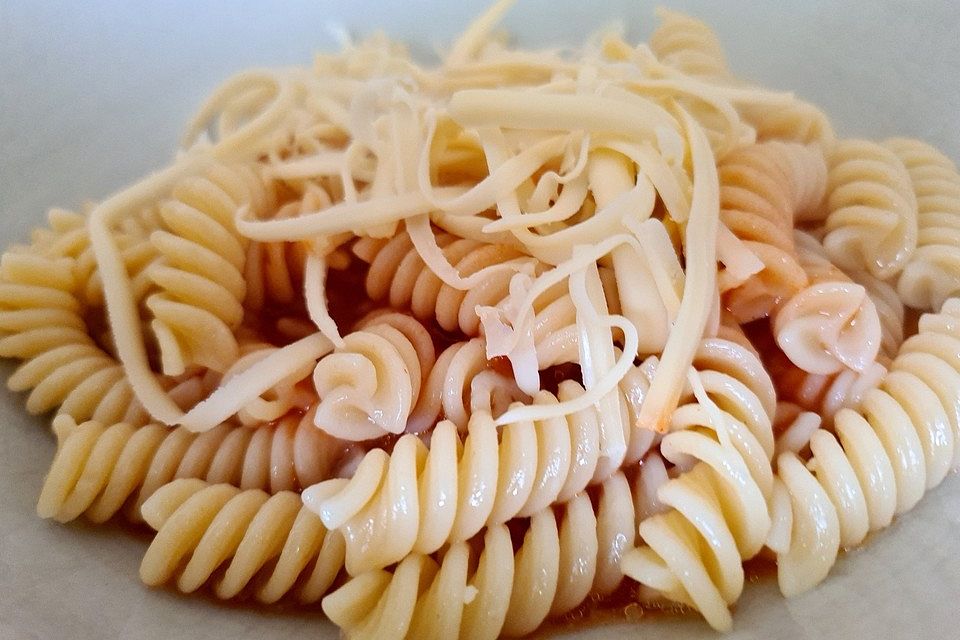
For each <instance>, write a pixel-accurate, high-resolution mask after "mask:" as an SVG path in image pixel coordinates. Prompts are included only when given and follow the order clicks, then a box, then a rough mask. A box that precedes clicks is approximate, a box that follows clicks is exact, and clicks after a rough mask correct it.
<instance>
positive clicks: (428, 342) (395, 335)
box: [313, 313, 435, 440]
mask: <svg viewBox="0 0 960 640" xmlns="http://www.w3.org/2000/svg"><path fill="white" fill-rule="evenodd" d="M434 361H435V351H434V347H433V339H432V338H431V337H430V333H429V332H428V331H427V329H425V328H424V326H423V325H422V324H420V323H419V322H418V321H417V320H414V319H413V318H411V317H410V316H406V315H403V314H400V313H385V314H381V315H376V316H373V317H370V318H369V319H368V320H367V321H366V322H361V323H360V325H359V328H358V329H357V330H356V331H354V332H353V333H351V334H349V335H347V336H346V337H345V338H344V339H343V346H342V347H340V348H338V349H337V350H336V351H334V353H331V354H330V355H327V356H326V357H324V358H323V359H322V360H321V361H320V362H319V363H318V364H317V367H316V369H315V370H314V373H313V383H314V386H315V387H316V391H317V394H318V395H319V396H320V402H319V404H318V405H317V411H316V424H317V426H318V427H320V428H321V429H323V430H324V431H326V432H327V433H329V434H331V435H333V436H336V437H338V438H344V439H346V440H369V439H372V438H378V437H380V436H382V435H385V434H388V433H401V432H403V430H404V429H405V428H406V426H407V419H408V418H409V417H410V414H411V412H412V411H413V409H414V407H415V406H416V404H417V400H418V399H419V398H420V392H421V387H422V386H423V384H424V382H425V380H426V377H427V376H428V375H429V372H430V370H431V369H432V368H433V364H434Z"/></svg>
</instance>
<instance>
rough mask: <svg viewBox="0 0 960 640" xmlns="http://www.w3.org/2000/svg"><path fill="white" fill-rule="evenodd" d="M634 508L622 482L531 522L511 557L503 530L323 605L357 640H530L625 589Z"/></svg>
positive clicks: (617, 477) (379, 576)
mask: <svg viewBox="0 0 960 640" xmlns="http://www.w3.org/2000/svg"><path fill="white" fill-rule="evenodd" d="M635 528H636V518H635V507H634V502H633V499H632V496H631V487H630V483H629V481H628V480H627V479H626V477H625V476H624V475H623V473H622V472H618V473H616V474H614V475H612V476H611V477H610V478H608V479H607V480H606V481H604V483H603V484H602V485H601V486H600V487H599V489H598V498H597V501H596V506H594V504H593V503H592V502H591V500H590V497H589V496H588V495H587V494H585V493H578V494H577V495H575V496H574V497H573V498H572V499H571V500H570V501H569V502H567V503H566V504H565V505H563V506H558V507H547V508H544V509H542V510H540V511H538V512H537V513H535V514H533V515H532V516H531V517H530V524H529V528H528V529H527V531H526V534H525V535H524V537H523V540H522V542H521V543H520V546H519V548H518V549H516V550H514V546H513V542H512V541H511V536H510V531H509V530H508V529H507V527H506V525H504V524H496V525H493V526H491V527H490V528H488V529H487V530H486V532H485V533H484V535H483V539H482V542H478V543H477V544H474V545H471V544H470V543H469V542H456V543H454V544H452V545H451V546H450V547H449V548H447V549H446V550H445V551H444V552H443V553H442V554H441V557H439V558H437V559H436V560H435V559H434V558H432V557H431V556H429V555H425V554H422V553H413V554H411V555H409V556H407V557H406V558H404V559H403V560H402V561H401V562H400V564H399V565H397V567H396V568H394V569H390V570H383V569H376V570H373V571H369V572H366V573H362V574H360V575H358V576H355V577H353V578H351V579H350V580H349V581H348V582H347V583H346V584H344V585H343V586H342V587H340V588H339V589H338V590H336V591H334V592H332V593H331V594H329V595H328V596H327V597H325V598H324V600H323V603H322V604H323V610H324V613H326V614H327V616H328V617H329V618H330V619H331V620H332V621H333V622H334V623H336V624H337V625H338V626H340V627H341V628H342V629H343V631H344V632H345V634H346V637H348V638H351V639H357V640H359V639H361V638H418V639H419V638H437V639H440V638H491V639H492V638H496V637H499V636H500V635H501V634H502V635H506V636H521V635H526V634H528V633H530V632H531V631H533V630H534V629H536V628H537V627H539V626H540V624H541V623H542V622H543V621H544V620H545V619H546V618H547V617H555V616H560V615H563V614H564V613H567V612H568V611H571V610H572V609H574V608H575V607H576V606H578V605H579V604H580V603H582V602H584V601H585V600H586V599H587V598H588V597H589V596H591V595H598V596H602V595H606V594H609V593H611V592H612V591H613V590H614V589H615V588H616V587H617V586H618V585H619V584H620V582H621V581H622V579H623V576H622V574H621V572H620V569H619V566H618V565H619V559H620V555H621V554H622V552H623V550H624V549H625V548H627V547H628V546H629V545H630V544H631V543H632V542H633V539H634V536H635Z"/></svg>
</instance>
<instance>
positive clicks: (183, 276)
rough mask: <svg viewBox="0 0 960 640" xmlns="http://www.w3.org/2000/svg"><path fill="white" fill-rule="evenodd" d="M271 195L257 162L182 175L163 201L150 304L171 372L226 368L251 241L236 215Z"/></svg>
mask: <svg viewBox="0 0 960 640" xmlns="http://www.w3.org/2000/svg"><path fill="white" fill-rule="evenodd" d="M272 199H273V194H272V192H271V191H270V187H269V186H268V185H267V184H266V183H265V182H264V181H263V179H262V178H261V177H260V176H259V175H258V174H257V171H256V170H255V169H253V168H251V167H245V166H241V167H226V166H218V167H215V168H214V169H211V170H210V171H209V172H208V173H207V174H206V175H205V176H203V177H196V178H187V179H184V180H183V181H181V182H180V183H179V184H178V185H177V186H176V187H174V189H173V193H172V197H171V199H169V200H167V201H166V202H164V203H163V204H161V205H160V217H161V218H162V219H163V223H164V226H165V229H164V230H160V231H156V232H155V233H153V234H152V236H151V242H152V243H153V245H154V246H155V247H156V249H157V251H159V253H160V254H161V256H162V259H161V260H160V261H159V262H158V263H157V264H155V265H153V266H152V267H151V269H150V270H149V275H150V278H151V280H153V282H154V284H155V285H156V286H157V287H158V289H159V291H158V292H157V293H155V294H153V295H151V296H150V297H149V298H148V299H147V302H146V304H147V307H148V308H149V309H150V311H151V313H152V314H153V321H152V322H151V327H152V328H153V332H154V335H155V336H156V338H157V342H158V343H159V345H160V353H161V356H162V368H163V372H164V373H165V374H168V375H179V374H180V373H182V372H183V371H184V370H185V369H186V368H187V367H188V366H191V365H200V366H203V367H206V368H208V369H212V370H214V371H224V370H226V368H227V367H229V366H230V365H231V364H232V363H233V361H234V360H235V359H236V357H237V341H236V338H235V337H234V333H233V331H234V329H235V328H236V327H237V326H238V325H239V324H240V322H241V320H242V319H243V299H244V296H245V295H246V281H245V280H244V271H243V270H244V265H245V261H246V251H245V242H246V240H245V239H244V238H243V237H242V236H241V235H240V234H239V233H238V232H237V230H236V228H235V226H234V216H235V214H236V212H237V210H238V209H240V208H241V207H249V208H251V209H252V210H253V211H254V213H258V212H261V211H263V210H265V209H268V208H270V206H271V205H272Z"/></svg>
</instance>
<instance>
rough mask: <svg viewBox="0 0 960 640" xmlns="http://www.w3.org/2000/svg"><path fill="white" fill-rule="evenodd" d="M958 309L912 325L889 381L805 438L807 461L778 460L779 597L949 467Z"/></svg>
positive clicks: (959, 433) (808, 582)
mask: <svg viewBox="0 0 960 640" xmlns="http://www.w3.org/2000/svg"><path fill="white" fill-rule="evenodd" d="M958 320H960V300H958V299H955V298H953V299H950V300H948V301H947V302H946V303H945V305H944V308H943V310H942V311H941V313H940V314H937V315H927V316H924V317H923V318H921V320H920V331H919V333H918V334H917V335H916V336H914V337H912V338H909V339H908V340H907V341H906V342H904V344H903V347H902V348H901V350H900V354H899V355H898V356H897V358H896V359H895V360H894V361H893V365H892V366H891V369H890V373H889V374H887V376H886V377H884V378H883V380H882V382H881V383H880V385H879V386H878V387H876V388H872V389H870V390H869V391H867V392H866V393H865V394H864V396H863V399H862V401H861V403H860V407H859V408H858V409H857V410H853V409H843V410H841V411H840V412H839V413H837V415H836V416H835V418H834V431H835V433H836V435H834V434H833V433H831V432H829V431H826V430H819V431H817V432H815V433H814V434H813V435H812V436H811V438H810V450H811V454H812V459H811V461H810V463H808V464H806V465H805V464H804V463H803V462H802V461H801V460H800V459H799V458H798V457H797V456H796V454H794V453H790V452H785V453H783V454H781V456H780V458H779V460H778V464H777V467H778V489H777V491H776V496H775V500H774V507H773V511H774V513H775V514H776V515H777V516H779V518H780V520H781V522H780V524H779V526H780V527H782V528H783V531H784V535H783V536H782V538H780V539H779V544H778V545H776V546H777V548H776V551H777V552H778V556H777V565H778V578H779V582H780V589H781V590H782V591H783V593H784V594H785V595H795V594H797V593H801V592H803V591H805V590H807V589H810V588H811V587H813V586H815V585H816V584H818V583H819V582H820V581H821V580H823V579H824V577H826V574H827V572H828V571H829V570H830V567H831V566H832V565H833V563H834V561H835V560H836V556H837V553H838V551H839V549H840V547H841V546H843V547H844V548H850V547H854V546H857V545H859V544H860V543H861V542H862V541H863V539H864V538H865V537H866V535H867V533H869V532H870V531H875V530H877V529H882V528H884V527H886V526H888V525H889V524H890V522H891V520H892V518H893V517H894V515H896V514H900V513H903V512H904V511H907V510H909V509H911V508H912V507H913V506H914V505H915V504H916V503H917V501H918V500H919V499H920V498H921V497H922V496H923V494H924V493H925V492H926V491H927V490H929V489H931V488H932V487H934V486H936V485H937V484H939V483H940V482H941V481H942V480H943V478H944V477H945V476H946V474H947V472H948V471H949V470H950V469H951V468H955V467H956V465H957V462H958V460H957V458H958V455H957V451H958V448H957V446H956V443H957V442H958V438H960V392H958V390H960V359H958V358H960V356H958V354H960V349H958V347H960V333H958V331H957V326H958V324H957V323H958Z"/></svg>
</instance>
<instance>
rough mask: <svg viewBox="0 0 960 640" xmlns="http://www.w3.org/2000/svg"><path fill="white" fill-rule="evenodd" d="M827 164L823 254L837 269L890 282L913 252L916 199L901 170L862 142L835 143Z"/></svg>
mask: <svg viewBox="0 0 960 640" xmlns="http://www.w3.org/2000/svg"><path fill="white" fill-rule="evenodd" d="M829 165H830V173H829V180H830V183H829V189H828V196H827V207H828V209H829V212H830V213H829V215H828V216H827V221H826V232H827V235H826V236H825V237H824V239H823V245H824V247H826V249H827V253H828V254H829V256H830V258H831V260H833V262H834V263H835V264H836V265H837V266H838V267H840V268H841V269H844V270H848V271H867V272H869V273H871V274H872V275H874V276H875V277H877V278H880V279H881V280H886V279H889V278H892V277H893V276H895V275H897V274H898V273H900V271H901V270H902V269H903V267H904V266H905V265H906V263H907V261H908V260H909V259H910V257H911V256H912V255H913V253H914V251H915V250H916V248H917V198H916V196H915V195H914V192H913V188H912V186H911V182H910V175H909V174H908V173H907V169H906V167H904V165H903V162H901V161H900V159H899V158H898V157H897V156H896V154H895V153H893V152H892V151H890V150H888V149H886V148H885V147H883V146H881V145H879V144H876V143H874V142H869V141H866V140H843V141H841V142H838V143H837V144H836V146H834V147H833V149H832V150H831V151H830V154H829Z"/></svg>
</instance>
